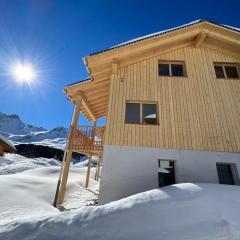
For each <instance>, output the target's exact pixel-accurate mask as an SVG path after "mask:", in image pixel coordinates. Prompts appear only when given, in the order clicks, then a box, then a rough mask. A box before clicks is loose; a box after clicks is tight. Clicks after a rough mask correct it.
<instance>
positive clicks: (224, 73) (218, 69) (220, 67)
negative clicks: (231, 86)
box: [214, 63, 239, 79]
mask: <svg viewBox="0 0 240 240" xmlns="http://www.w3.org/2000/svg"><path fill="white" fill-rule="evenodd" d="M214 70H215V74H216V78H219V79H239V66H238V64H235V63H214Z"/></svg>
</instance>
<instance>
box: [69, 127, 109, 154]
mask: <svg viewBox="0 0 240 240" xmlns="http://www.w3.org/2000/svg"><path fill="white" fill-rule="evenodd" d="M104 130H105V127H96V126H78V128H77V129H75V130H74V131H73V133H72V150H73V151H74V152H79V153H82V154H86V155H94V156H100V157H101V156H102V154H103V143H104V139H103V137H104Z"/></svg>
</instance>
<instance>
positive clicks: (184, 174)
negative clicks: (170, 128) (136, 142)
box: [99, 145, 240, 204]
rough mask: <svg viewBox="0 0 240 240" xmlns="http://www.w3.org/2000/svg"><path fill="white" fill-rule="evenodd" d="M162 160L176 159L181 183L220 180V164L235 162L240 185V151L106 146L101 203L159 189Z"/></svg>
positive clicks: (236, 179) (235, 173) (237, 181)
mask: <svg viewBox="0 0 240 240" xmlns="http://www.w3.org/2000/svg"><path fill="white" fill-rule="evenodd" d="M158 159H169V160H175V178H176V182H177V183H183V182H191V183H218V182H219V180H218V174H217V168H216V163H232V164H234V166H235V169H236V171H234V178H235V183H236V184H238V185H239V176H238V173H239V172H240V153H229V152H207V151H192V150H191V151H189V150H174V149H159V148H144V147H123V146H112V145H105V146H104V154H103V168H102V174H101V184H100V194H99V203H100V204H105V203H108V202H111V201H114V200H118V199H121V198H124V197H127V196H130V195H132V194H136V193H139V192H143V191H147V190H150V189H155V188H158Z"/></svg>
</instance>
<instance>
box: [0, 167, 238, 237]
mask: <svg viewBox="0 0 240 240" xmlns="http://www.w3.org/2000/svg"><path fill="white" fill-rule="evenodd" d="M51 171H52V170H49V172H50V173H51ZM35 173H37V174H36V176H35V178H34V179H33V181H34V183H35V182H36V181H37V179H38V178H41V177H42V176H43V175H45V173H44V172H43V171H42V172H35ZM28 174H29V175H30V176H31V178H32V176H33V174H32V173H31V172H29V173H28ZM18 178H19V176H18ZM26 180H27V177H26ZM8 182H9V181H6V183H7V184H8V185H9V183H8ZM37 182H38V181H37ZM48 182H49V183H50V186H51V181H49V180H48ZM13 183H14V182H13V180H12V181H11V182H10V186H9V187H11V188H14V190H16V189H18V188H19V187H18V186H14V185H13ZM1 185H2V184H1ZM40 187H41V189H39V190H42V191H44V192H46V193H48V194H49V196H51V194H52V193H50V192H51V191H49V190H48V189H45V188H44V187H45V186H40ZM24 188H25V191H27V192H28V193H29V197H30V199H26V202H25V203H24V204H23V203H22V205H20V204H19V205H20V208H16V202H17V201H16V199H15V198H14V196H16V198H17V199H18V201H19V199H21V197H22V196H21V195H14V196H13V194H14V193H13V192H14V191H13V190H11V189H10V193H9V194H5V195H3V199H1V205H0V206H1V212H2V208H3V207H2V206H3V205H6V203H7V205H8V207H9V210H8V211H10V212H11V211H12V210H13V207H15V212H17V213H18V214H19V213H20V214H21V212H19V209H21V208H24V207H25V208H27V209H28V208H29V205H30V206H33V205H34V203H32V201H33V200H35V201H36V202H35V208H39V210H40V209H44V211H45V213H44V214H43V213H42V212H41V211H39V212H38V213H39V214H36V213H35V212H34V214H31V217H28V218H26V217H22V218H18V217H16V216H15V217H14V218H13V219H11V221H6V219H4V218H5V217H6V218H9V217H8V215H6V214H5V215H4V217H3V215H2V216H1V218H0V219H1V223H0V224H1V225H0V238H1V239H5V240H8V239H9V240H10V239H32V240H34V239H49V240H53V239H60V240H61V239H104V240H107V239H121V240H122V239H138V240H141V239H144V240H145V239H151V240H154V239H164V240H170V239H171V240H173V239H178V240H181V239H184V240H188V239H189V240H190V239H197V240H198V239H199V240H200V239H201V240H203V239H211V240H215V239H218V240H219V239H220V240H221V239H232V240H233V239H240V216H239V210H240V188H239V187H238V186H227V185H216V184H191V183H185V184H176V185H173V186H169V187H165V188H162V189H154V190H151V191H147V192H143V193H139V194H136V195H133V196H131V197H128V198H125V199H122V200H119V201H115V202H111V203H109V204H106V205H104V206H97V207H96V206H95V207H81V208H79V209H76V210H71V211H67V212H58V211H57V210H56V209H54V208H52V207H51V206H50V205H49V204H48V202H49V201H50V199H51V197H52V196H51V197H42V193H41V194H40V193H36V192H35V191H33V189H32V188H33V187H32V185H28V188H26V183H25V184H24ZM40 192H41V191H40ZM32 195H34V196H35V197H36V198H35V199H33V197H32ZM46 196H47V195H46ZM9 200H11V202H10V203H9ZM39 204H40V205H39ZM25 210H26V209H25Z"/></svg>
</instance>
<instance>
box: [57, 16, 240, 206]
mask: <svg viewBox="0 0 240 240" xmlns="http://www.w3.org/2000/svg"><path fill="white" fill-rule="evenodd" d="M84 63H85V65H86V67H87V70H88V72H89V76H90V77H89V79H87V80H85V81H82V82H78V83H75V84H72V85H69V86H67V87H66V88H65V93H66V95H67V96H68V98H69V99H70V100H71V101H72V102H73V103H74V104H75V110H74V113H73V118H72V125H71V131H70V135H69V139H68V144H67V148H66V152H65V165H64V167H63V169H62V173H63V174H62V175H61V178H60V181H59V186H60V191H59V194H58V203H61V202H62V201H63V198H64V192H65V188H66V182H67V173H68V170H69V163H70V159H71V154H72V152H73V151H77V152H81V153H84V154H87V155H89V156H93V155H97V156H100V158H103V171H102V174H101V182H100V196H99V200H100V203H101V204H103V203H106V202H109V201H112V200H116V199H119V198H122V197H125V196H129V195H131V194H134V193H137V192H141V191H144V190H149V189H153V188H156V187H158V186H164V185H167V184H168V183H169V184H170V183H174V182H176V183H178V182H213V183H215V182H220V183H227V181H229V184H231V183H233V184H239V176H238V171H240V94H239V93H240V68H239V64H240V30H239V29H236V28H233V27H229V26H225V25H220V24H217V23H213V22H211V21H208V20H198V21H195V22H192V23H189V24H186V25H183V26H180V27H177V28H174V29H170V30H166V31H162V32H159V33H155V34H151V35H149V36H145V37H142V38H139V39H136V40H133V41H129V42H126V43H123V44H120V45H118V46H115V47H113V48H110V49H106V50H104V51H101V52H97V53H94V54H91V55H89V56H87V57H85V58H84ZM80 112H81V113H82V114H84V115H85V117H86V118H87V119H88V120H90V121H93V122H96V121H97V120H98V119H99V118H101V117H106V125H105V127H102V128H99V127H97V126H96V125H94V126H93V127H85V128H84V127H78V126H77V123H78V117H79V113H80ZM90 164H91V163H90ZM89 171H90V170H89ZM89 171H88V176H89ZM164 173H165V175H164ZM167 173H168V174H169V173H170V175H171V177H170V178H169V175H167V176H166V174H167ZM230 178H231V179H230ZM87 179H88V177H87ZM227 179H228V180H227Z"/></svg>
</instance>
